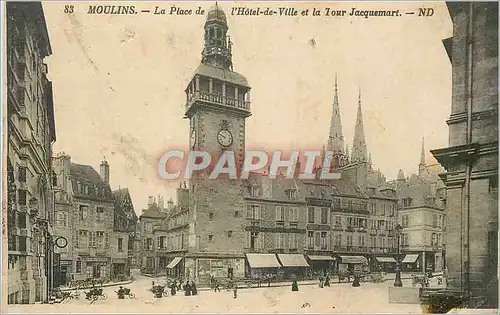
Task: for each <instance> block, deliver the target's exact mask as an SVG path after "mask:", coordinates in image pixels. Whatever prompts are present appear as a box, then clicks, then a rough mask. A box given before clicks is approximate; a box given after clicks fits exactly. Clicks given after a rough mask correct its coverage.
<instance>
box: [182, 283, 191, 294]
mask: <svg viewBox="0 0 500 315" xmlns="http://www.w3.org/2000/svg"><path fill="white" fill-rule="evenodd" d="M183 289H184V295H185V296H189V295H191V286H190V285H189V282H186V284H185V285H184V288H183Z"/></svg>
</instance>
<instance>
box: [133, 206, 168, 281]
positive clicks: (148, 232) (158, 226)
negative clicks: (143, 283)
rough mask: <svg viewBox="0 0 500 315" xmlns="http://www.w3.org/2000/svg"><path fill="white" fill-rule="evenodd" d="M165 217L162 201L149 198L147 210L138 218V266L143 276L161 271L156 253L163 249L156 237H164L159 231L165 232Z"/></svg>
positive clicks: (166, 214)
mask: <svg viewBox="0 0 500 315" xmlns="http://www.w3.org/2000/svg"><path fill="white" fill-rule="evenodd" d="M167 216H168V213H167V209H166V208H165V207H164V206H163V204H162V199H161V198H158V201H156V200H155V199H154V198H153V197H152V196H151V197H149V202H148V208H147V209H143V210H142V214H141V215H140V216H139V230H140V239H141V243H140V248H139V251H140V253H141V258H140V259H141V261H140V266H141V272H142V273H144V274H155V273H157V272H159V269H162V268H160V264H159V263H160V262H159V258H157V257H159V256H158V253H159V252H160V251H162V250H163V249H164V248H163V246H161V244H160V242H159V239H158V240H157V239H156V237H158V238H159V237H160V236H165V235H164V234H166V233H163V234H162V233H161V231H163V230H165V229H164V224H165V219H166V218H167ZM155 234H156V235H155ZM160 234H162V235H160ZM155 241H156V242H155ZM155 243H156V246H155ZM165 245H166V244H165ZM157 249H158V251H157ZM162 265H163V264H162Z"/></svg>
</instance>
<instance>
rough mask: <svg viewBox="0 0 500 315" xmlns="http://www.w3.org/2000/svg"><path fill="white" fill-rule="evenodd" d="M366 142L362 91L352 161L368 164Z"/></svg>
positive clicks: (359, 99)
mask: <svg viewBox="0 0 500 315" xmlns="http://www.w3.org/2000/svg"><path fill="white" fill-rule="evenodd" d="M366 160H367V156H366V140H365V131H364V127H363V114H362V112H361V89H360V90H359V96H358V114H357V117H356V127H355V129H354V141H353V142H352V151H351V161H353V162H366Z"/></svg>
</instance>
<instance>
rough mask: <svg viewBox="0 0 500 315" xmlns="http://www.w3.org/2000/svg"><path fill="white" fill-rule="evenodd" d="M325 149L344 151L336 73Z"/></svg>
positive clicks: (339, 152)
mask: <svg viewBox="0 0 500 315" xmlns="http://www.w3.org/2000/svg"><path fill="white" fill-rule="evenodd" d="M327 150H328V151H330V152H334V153H336V154H342V153H343V152H344V135H343V134H342V122H341V119H340V108H339V95H338V89H337V74H335V94H334V96H333V106H332V117H331V120H330V134H329V135H328V147H327Z"/></svg>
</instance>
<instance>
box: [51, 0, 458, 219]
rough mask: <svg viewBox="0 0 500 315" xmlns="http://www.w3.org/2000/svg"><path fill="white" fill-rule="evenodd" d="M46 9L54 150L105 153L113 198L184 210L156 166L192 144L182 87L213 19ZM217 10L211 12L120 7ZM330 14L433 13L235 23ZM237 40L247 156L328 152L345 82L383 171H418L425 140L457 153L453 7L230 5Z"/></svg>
mask: <svg viewBox="0 0 500 315" xmlns="http://www.w3.org/2000/svg"><path fill="white" fill-rule="evenodd" d="M67 4H68V3H60V2H44V3H43V6H44V10H45V15H46V21H47V24H48V29H49V36H50V40H51V45H52V51H53V54H52V55H51V56H49V57H47V60H46V63H47V64H48V69H49V74H48V76H49V79H50V80H51V81H52V82H53V89H54V104H55V105H54V106H55V119H56V120H55V124H56V136H57V141H56V143H55V145H54V153H58V152H65V153H66V154H68V155H70V156H71V161H72V162H74V163H79V164H88V165H91V166H93V167H94V168H95V169H96V170H97V171H98V170H99V164H100V162H101V161H102V160H103V158H104V157H105V159H106V160H107V161H108V163H109V165H110V184H111V186H112V189H113V190H114V189H118V188H124V187H127V188H128V189H129V191H130V193H131V196H132V200H133V203H134V207H135V209H136V212H138V213H140V211H141V209H143V208H146V207H147V201H148V197H149V196H158V195H161V196H163V197H164V198H165V200H168V199H169V198H170V197H172V198H174V201H175V188H176V187H178V185H179V182H172V181H166V180H162V179H160V178H159V177H158V172H157V160H158V158H159V157H160V156H161V155H162V154H163V153H165V152H166V151H167V150H169V149H173V148H175V149H177V148H185V149H187V148H188V141H189V122H188V121H187V120H185V119H183V116H184V104H185V100H186V96H185V94H184V89H185V88H186V86H187V84H188V82H189V79H190V78H191V76H192V75H193V73H194V70H195V69H196V68H197V66H198V65H199V63H200V61H201V51H202V48H203V47H202V44H203V34H204V30H203V25H204V22H205V16H203V15H191V16H174V15H152V14H151V13H150V14H146V13H140V14H137V15H120V16H117V15H92V14H87V13H86V12H87V11H88V7H89V3H88V2H74V3H71V4H72V5H74V13H73V14H67V13H64V5H67ZM99 4H101V5H102V4H111V5H112V4H114V5H136V7H137V8H138V9H139V10H140V9H149V10H154V7H155V6H157V5H158V6H160V7H162V8H167V9H168V8H169V7H170V6H171V5H176V6H178V7H182V8H185V9H193V11H195V10H196V9H197V8H198V7H202V8H203V9H205V10H208V9H209V7H210V6H211V5H212V3H210V2H205V3H202V2H200V3H195V2H186V3H181V2H178V3H172V2H168V3H167V2H161V3H157V4H156V3H153V2H135V3H134V2H121V3H101V2H99ZM242 5H243V6H246V7H250V8H252V7H261V8H266V7H272V8H278V7H292V6H293V7H295V8H297V9H298V10H299V11H300V10H301V9H305V8H309V9H312V8H313V7H314V8H318V9H320V10H321V11H322V12H324V9H325V8H326V7H328V8H331V9H335V10H340V9H343V10H347V11H348V12H350V11H351V8H352V7H356V8H359V9H361V10H397V9H400V10H401V12H410V11H415V10H416V9H417V8H422V7H425V8H433V9H434V10H435V11H434V15H433V16H431V17H418V16H417V14H414V15H406V14H403V15H402V16H401V17H369V18H363V17H349V16H345V17H327V16H319V17H312V16H308V17H303V16H300V15H299V16H298V17H279V16H273V17H269V16H232V15H230V12H231V8H232V7H233V6H242ZM219 6H220V7H222V8H223V9H224V10H225V12H226V15H227V18H228V24H229V35H230V36H231V40H232V41H233V43H234V45H233V64H234V71H237V72H239V73H241V74H243V75H244V76H245V77H246V78H247V80H248V82H249V84H250V85H251V87H252V90H251V99H252V105H251V108H252V116H251V117H249V118H248V119H247V129H246V139H247V147H252V146H253V147H263V148H267V149H269V150H290V149H296V150H303V149H310V148H318V149H319V148H321V147H322V146H323V145H326V143H327V140H328V131H329V124H330V117H331V112H332V104H333V93H334V80H335V74H337V78H338V91H339V104H340V113H341V119H342V129H343V133H344V138H345V142H346V143H347V144H348V145H349V148H351V147H352V139H353V137H354V126H355V121H356V110H357V103H358V93H359V91H361V99H362V110H363V119H364V130H365V136H366V142H367V148H368V151H369V152H371V154H372V161H373V165H374V168H376V169H380V171H381V172H382V173H383V174H385V176H386V178H387V179H394V178H396V176H397V173H398V170H399V169H402V170H403V171H404V172H405V174H410V173H415V172H416V171H417V170H418V163H419V160H420V150H421V141H422V138H423V137H425V148H426V151H427V160H428V161H429V163H431V162H432V155H431V154H430V152H428V150H431V149H436V148H441V147H446V146H447V144H448V128H447V125H446V123H445V121H446V119H447V118H448V117H449V115H450V112H451V64H450V62H449V60H448V57H447V55H446V52H445V49H444V47H443V44H442V40H443V39H445V38H448V37H451V36H452V34H453V29H452V23H451V20H450V16H449V14H448V11H447V10H446V6H445V4H444V2H443V3H439V2H426V3H425V4H421V3H415V2H408V3H396V2H394V3H389V2H385V3H383V2H380V3H377V2H366V3H355V2H353V3H350V2H338V3H324V2H323V3H314V2H310V3H292V4H291V3H287V4H283V3H263V2H248V3H244V4H243V2H238V3H232V2H219Z"/></svg>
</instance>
